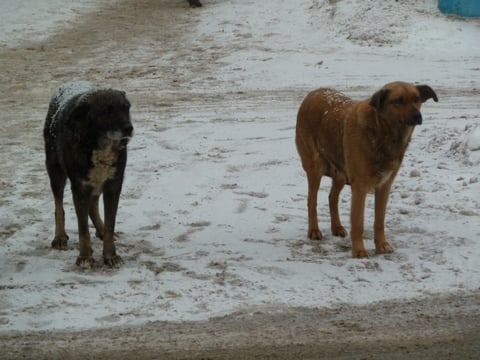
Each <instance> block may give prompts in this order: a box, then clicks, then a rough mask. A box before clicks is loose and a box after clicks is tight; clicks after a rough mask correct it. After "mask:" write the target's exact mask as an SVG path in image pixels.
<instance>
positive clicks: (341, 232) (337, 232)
mask: <svg viewBox="0 0 480 360" xmlns="http://www.w3.org/2000/svg"><path fill="white" fill-rule="evenodd" d="M332 234H333V236H340V237H345V236H347V234H348V232H347V230H346V229H345V228H344V227H343V226H342V225H339V226H335V227H332Z"/></svg>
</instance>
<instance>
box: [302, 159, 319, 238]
mask: <svg viewBox="0 0 480 360" xmlns="http://www.w3.org/2000/svg"><path fill="white" fill-rule="evenodd" d="M305 171H306V173H307V180H308V203H307V207H308V238H309V239H312V240H321V239H322V232H321V231H320V228H319V227H318V215H317V197H318V189H319V188H320V181H321V180H322V173H321V168H320V159H319V158H318V157H317V158H316V159H312V161H310V162H309V163H308V164H305Z"/></svg>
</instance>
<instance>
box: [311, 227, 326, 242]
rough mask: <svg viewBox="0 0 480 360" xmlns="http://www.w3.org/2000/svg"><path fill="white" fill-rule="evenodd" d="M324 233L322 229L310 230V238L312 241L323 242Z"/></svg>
mask: <svg viewBox="0 0 480 360" xmlns="http://www.w3.org/2000/svg"><path fill="white" fill-rule="evenodd" d="M322 237H323V236H322V232H321V231H320V229H309V230H308V238H309V239H310V240H322Z"/></svg>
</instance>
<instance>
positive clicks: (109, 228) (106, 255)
mask: <svg viewBox="0 0 480 360" xmlns="http://www.w3.org/2000/svg"><path fill="white" fill-rule="evenodd" d="M121 188H122V184H121V182H120V183H119V182H118V181H117V182H113V183H110V184H108V185H106V186H105V188H104V192H103V203H104V209H105V226H104V233H103V261H104V263H105V265H108V266H110V267H119V266H120V265H121V264H122V263H123V260H122V258H121V257H120V256H118V255H117V253H116V249H115V243H114V232H115V221H116V217H117V209H118V202H119V199H120V191H121Z"/></svg>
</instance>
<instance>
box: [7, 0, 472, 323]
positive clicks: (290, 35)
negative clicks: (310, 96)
mask: <svg viewBox="0 0 480 360" xmlns="http://www.w3.org/2000/svg"><path fill="white" fill-rule="evenodd" d="M13 3H15V4H17V3H18V4H20V3H21V4H24V6H25V7H28V8H29V9H30V11H31V12H32V13H34V14H35V18H34V19H36V20H38V22H39V23H41V27H42V29H43V30H45V29H53V28H54V26H53V25H52V23H53V22H54V23H55V26H57V25H58V24H59V22H61V21H62V19H63V17H65V19H71V16H72V15H75V14H77V13H78V12H79V11H83V10H84V9H85V6H88V7H90V6H94V5H95V1H93V0H78V1H75V2H71V3H70V2H68V4H69V7H70V10H69V11H66V12H58V8H59V7H58V6H57V5H58V4H59V3H63V2H59V1H52V2H51V1H48V2H47V1H42V2H38V1H33V0H32V1H26V0H23V1H21V2H13V1H12V2H1V3H0V13H2V14H5V11H9V12H10V16H4V18H3V19H2V22H1V23H2V27H3V29H7V31H2V37H1V38H0V39H1V40H2V42H3V43H6V44H8V46H14V45H15V41H16V38H15V36H11V34H12V33H14V32H16V31H22V32H29V31H31V29H30V28H28V27H26V26H21V25H20V24H19V23H18V21H19V20H18V19H22V18H21V16H20V15H23V14H24V13H25V8H22V9H21V8H20V7H16V6H14V5H13ZM331 3H332V4H331ZM333 3H335V2H329V1H322V0H299V1H287V0H283V1H282V0H280V1H278V0H263V1H234V0H225V1H220V0H217V1H214V0H212V1H208V0H205V1H204V7H203V8H202V9H201V10H199V11H202V15H201V19H200V20H199V23H198V24H197V25H196V28H195V29H192V34H194V36H192V39H191V41H192V43H194V45H195V46H196V47H198V48H201V47H202V46H204V45H205V44H210V45H209V46H212V44H215V46H219V47H222V46H223V47H226V48H230V47H231V52H230V53H229V55H228V56H226V57H223V58H220V59H217V60H216V63H215V73H214V74H209V73H207V74H198V75H194V78H193V79H192V83H191V84H192V89H191V90H188V91H189V94H190V95H192V96H193V97H194V96H195V94H199V93H202V94H205V93H211V94H212V97H218V99H219V100H218V105H216V104H215V103H211V104H205V105H204V106H203V107H202V106H197V107H196V108H195V109H190V108H189V107H184V108H178V107H176V106H175V104H173V105H171V106H170V107H167V106H165V107H156V108H152V109H151V112H139V113H135V103H134V102H133V101H132V104H133V107H132V117H133V121H134V125H135V130H136V136H135V137H134V138H133V139H132V141H131V143H130V145H129V162H128V164H127V170H126V178H125V183H124V191H123V193H122V198H121V201H120V207H119V213H118V219H117V231H118V240H117V247H118V252H119V254H120V255H121V256H123V258H124V260H125V264H124V265H123V266H122V267H121V268H120V269H118V270H109V269H107V268H104V267H103V266H99V267H95V268H94V269H92V270H87V271H83V270H81V269H78V268H77V267H76V266H75V265H74V263H75V259H76V256H77V255H78V250H77V247H76V245H77V243H78V240H77V230H76V219H75V215H74V210H73V206H72V203H71V199H70V196H71V195H70V192H69V191H66V194H65V203H66V219H67V224H66V227H67V231H68V233H69V235H70V241H69V245H70V247H69V250H67V251H64V252H58V251H55V250H52V249H50V247H49V246H50V242H51V239H52V238H53V220H54V218H53V200H52V197H51V194H50V193H49V191H50V190H49V187H48V181H47V180H46V179H47V178H46V172H45V195H44V196H43V197H40V198H32V200H31V203H29V204H21V205H19V204H16V203H15V202H8V204H9V205H7V206H3V205H2V207H1V208H0V218H1V222H2V227H9V228H12V227H13V228H15V223H16V222H17V221H19V220H18V219H15V218H14V216H15V214H18V213H19V209H22V210H23V209H25V208H26V209H29V210H28V211H25V212H23V213H22V214H24V215H23V216H30V217H33V218H35V221H26V222H22V223H25V224H27V225H25V226H23V227H18V229H17V230H16V231H15V232H14V233H13V234H11V236H7V237H2V238H0V239H1V240H0V241H1V244H2V248H3V250H2V252H1V253H0V331H10V330H48V329H66V328H78V329H80V328H81V329H85V328H97V327H110V326H114V325H125V324H129V325H140V324H143V323H146V322H149V321H154V320H168V321H183V320H202V319H208V318H210V317H213V316H221V315H223V314H228V313H231V312H234V311H237V310H240V309H242V310H247V311H248V310H251V311H256V310H258V309H262V311H277V310H281V309H282V308H284V307H293V306H306V307H320V308H321V307H332V306H338V305H340V304H344V303H347V304H368V303H374V302H377V301H382V300H391V299H408V298H415V297H425V296H437V295H440V294H447V293H455V292H459V291H460V292H468V291H471V290H475V289H478V288H479V287H480V219H479V215H480V181H479V179H480V167H479V162H477V161H476V160H475V156H474V153H478V152H479V151H478V147H477V144H479V143H480V132H479V130H478V129H479V128H478V127H477V124H478V122H479V114H480V101H479V94H480V67H479V64H480V47H479V46H478V39H480V23H479V21H478V20H477V19H468V20H467V19H461V18H454V17H445V16H443V15H441V14H440V13H439V12H438V10H437V8H436V1H433V0H428V1H421V2H419V1H413V0H411V1H400V2H395V1H382V2H378V1H374V0H352V1H340V0H339V1H337V2H336V4H335V5H333ZM37 4H41V6H40V5H38V7H37ZM186 11H190V10H186ZM52 13H54V14H55V16H53V17H52V16H51V15H52ZM16 15H18V16H16ZM32 26H34V25H32ZM43 30H42V31H43ZM138 51H142V49H140V48H139V49H138ZM167 55H168V54H167ZM167 55H165V59H163V58H162V53H159V59H158V61H159V63H162V64H163V65H165V64H168V63H169V62H170V61H171V59H168V56H167ZM136 65H138V64H136ZM172 66H175V65H172ZM195 76H197V77H196V78H195ZM212 76H214V77H215V79H216V82H215V84H216V85H215V86H204V84H208V83H209V81H210V80H211V78H210V77H212ZM87 80H88V79H87ZM395 80H404V81H410V82H415V83H425V84H429V85H430V86H431V87H432V88H433V89H434V90H435V91H436V92H437V95H438V97H439V102H438V103H434V102H433V101H428V102H427V103H425V104H424V106H423V109H422V113H423V116H424V123H423V125H422V126H419V127H418V128H417V129H416V130H415V132H414V134H413V139H412V143H411V145H410V146H409V149H408V150H407V154H406V156H405V159H404V163H403V165H402V168H401V170H400V172H399V175H398V176H397V179H396V181H395V183H394V186H393V189H392V194H391V198H390V203H389V208H388V211H387V219H386V231H387V235H388V236H389V238H390V240H391V243H392V244H393V245H394V247H395V249H396V251H395V252H394V253H393V254H389V255H375V254H374V245H373V241H372V235H373V231H372V226H373V197H372V196H369V197H368V200H367V208H366V213H365V240H366V247H367V249H368V250H369V251H370V254H371V256H370V257H369V258H368V259H362V260H358V259H352V258H351V251H350V247H351V245H350V239H349V237H347V238H345V239H340V238H336V237H334V236H332V235H331V234H330V232H329V217H328V204H327V196H328V186H329V183H330V180H329V179H324V180H323V182H322V186H321V189H320V193H319V205H318V207H319V220H320V227H321V229H322V231H323V234H324V239H323V240H322V241H319V242H316V241H309V240H308V239H307V238H306V232H307V211H306V193H307V183H306V178H305V175H304V172H303V170H302V168H301V166H300V161H299V159H298V156H297V153H296V149H295V145H294V128H295V117H296V111H297V109H298V106H299V105H300V102H301V100H302V98H303V96H305V95H306V94H307V92H309V91H310V90H313V89H315V88H317V87H321V86H322V87H323V86H331V87H335V88H337V89H339V90H341V91H342V92H344V93H345V94H347V95H349V96H352V97H354V98H366V97H368V96H370V95H371V94H372V93H373V92H374V91H375V90H377V89H378V88H380V87H381V86H382V85H383V84H384V83H387V82H390V81H395ZM138 81H139V80H135V79H128V80H126V83H125V84H124V85H125V86H124V89H125V90H126V91H127V94H128V89H129V87H134V86H138ZM197 84H198V86H196V85H197ZM53 91H54V89H53V88H52V92H53ZM252 93H253V94H255V93H258V100H256V101H253V100H252V97H251V96H245V94H252ZM225 94H226V95H225ZM269 94H271V95H269ZM292 94H294V96H292ZM160 96H161V91H160ZM131 100H132V99H131ZM472 144H473V145H472ZM4 156H5V155H4ZM4 161H15V160H14V159H13V160H5V159H4ZM42 162H43V154H41V153H39V154H38V163H39V164H41V163H42ZM19 166H20V165H19ZM39 167H40V165H39ZM26 171H27V169H26V170H25V172H26ZM38 171H44V170H43V169H41V168H40V170H38ZM26 178H28V177H26ZM18 186H20V187H21V186H24V187H25V189H28V185H22V183H20V184H19V185H18ZM2 196H3V195H2ZM4 196H5V197H7V194H5V195H4ZM349 201H350V191H349V188H346V189H345V190H344V191H343V193H342V195H341V201H340V207H341V210H340V211H341V218H342V220H343V222H344V224H345V225H346V227H347V229H348V228H349V226H348V216H349V208H350V206H349ZM14 206H17V208H13V209H12V207H14ZM38 209H43V210H42V211H39V210H38ZM45 209H51V211H50V210H45ZM92 233H93V231H92ZM94 246H95V247H94V251H95V253H94V255H95V256H96V258H97V261H98V262H99V263H101V252H102V250H101V241H99V240H94Z"/></svg>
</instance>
